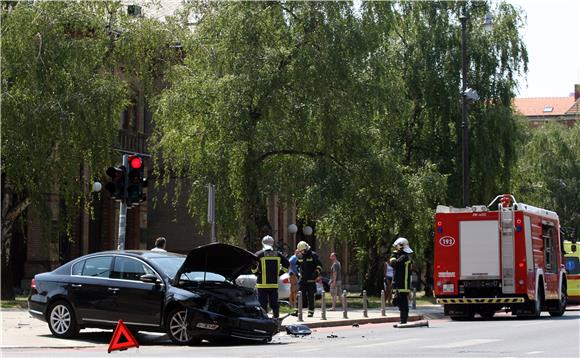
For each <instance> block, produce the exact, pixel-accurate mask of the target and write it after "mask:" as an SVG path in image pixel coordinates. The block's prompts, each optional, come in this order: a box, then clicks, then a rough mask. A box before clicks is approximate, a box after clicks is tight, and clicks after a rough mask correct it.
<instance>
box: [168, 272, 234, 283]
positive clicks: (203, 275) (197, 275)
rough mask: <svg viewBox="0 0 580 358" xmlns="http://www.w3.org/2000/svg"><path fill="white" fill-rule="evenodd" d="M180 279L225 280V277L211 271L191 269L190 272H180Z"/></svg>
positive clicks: (200, 280)
mask: <svg viewBox="0 0 580 358" xmlns="http://www.w3.org/2000/svg"><path fill="white" fill-rule="evenodd" d="M179 279H180V280H182V281H195V282H202V281H210V282H225V281H226V278H225V277H223V276H222V275H219V274H217V273H213V272H202V271H191V272H184V273H182V274H181V277H180V278H179Z"/></svg>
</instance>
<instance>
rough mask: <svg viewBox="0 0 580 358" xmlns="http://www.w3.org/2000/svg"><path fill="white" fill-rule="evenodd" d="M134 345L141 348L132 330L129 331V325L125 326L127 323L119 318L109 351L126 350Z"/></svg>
mask: <svg viewBox="0 0 580 358" xmlns="http://www.w3.org/2000/svg"><path fill="white" fill-rule="evenodd" d="M121 337H123V338H121ZM119 341H121V342H119ZM132 347H137V348H139V342H137V340H136V339H135V337H133V335H132V334H131V331H129V329H128V328H127V326H125V323H123V320H119V323H118V324H117V327H116V328H115V332H113V338H111V343H109V350H108V351H107V352H108V353H111V351H117V350H125V349H127V348H132Z"/></svg>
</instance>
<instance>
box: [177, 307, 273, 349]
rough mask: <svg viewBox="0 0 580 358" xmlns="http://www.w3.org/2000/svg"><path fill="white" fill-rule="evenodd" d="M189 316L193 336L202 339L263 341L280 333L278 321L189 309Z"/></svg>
mask: <svg viewBox="0 0 580 358" xmlns="http://www.w3.org/2000/svg"><path fill="white" fill-rule="evenodd" d="M187 314H188V320H189V322H190V324H189V326H190V329H191V331H192V334H193V335H197V336H201V337H216V336H224V337H234V338H239V339H245V340H254V341H263V340H269V339H271V338H272V336H273V335H275V334H276V333H278V320H276V319H269V318H268V319H256V318H248V317H228V316H224V315H221V314H217V313H214V312H210V311H206V310H202V309H197V308H188V310H187Z"/></svg>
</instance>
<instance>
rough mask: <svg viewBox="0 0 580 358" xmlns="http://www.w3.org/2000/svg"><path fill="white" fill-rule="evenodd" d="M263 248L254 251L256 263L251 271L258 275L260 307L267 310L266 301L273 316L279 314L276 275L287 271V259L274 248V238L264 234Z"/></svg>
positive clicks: (276, 316)
mask: <svg viewBox="0 0 580 358" xmlns="http://www.w3.org/2000/svg"><path fill="white" fill-rule="evenodd" d="M262 247H263V249H262V250H260V251H258V252H256V256H258V259H259V261H258V263H257V265H256V267H254V268H253V269H252V273H253V274H255V275H256V276H257V277H258V281H257V284H256V287H257V288H258V299H259V300H260V305H261V306H262V308H263V309H264V310H265V311H266V312H268V302H269V303H270V307H271V308H272V314H273V316H274V318H278V317H279V316H280V305H279V304H278V277H279V276H280V274H282V273H284V272H288V266H289V263H288V259H287V258H286V257H284V255H282V254H281V253H279V252H278V251H277V250H274V238H272V236H269V235H266V236H264V238H263V239H262Z"/></svg>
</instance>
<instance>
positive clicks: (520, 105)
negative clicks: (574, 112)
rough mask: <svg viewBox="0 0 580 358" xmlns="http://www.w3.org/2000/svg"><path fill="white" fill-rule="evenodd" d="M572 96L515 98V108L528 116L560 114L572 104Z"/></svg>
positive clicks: (564, 112) (566, 110)
mask: <svg viewBox="0 0 580 358" xmlns="http://www.w3.org/2000/svg"><path fill="white" fill-rule="evenodd" d="M574 102H575V101H574V96H570V97H537V98H515V99H514V106H515V107H516V110H517V111H518V112H520V113H521V114H523V115H524V116H526V117H529V116H544V117H547V116H562V115H564V114H566V112H568V110H570V108H571V107H572V106H573V105H574Z"/></svg>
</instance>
